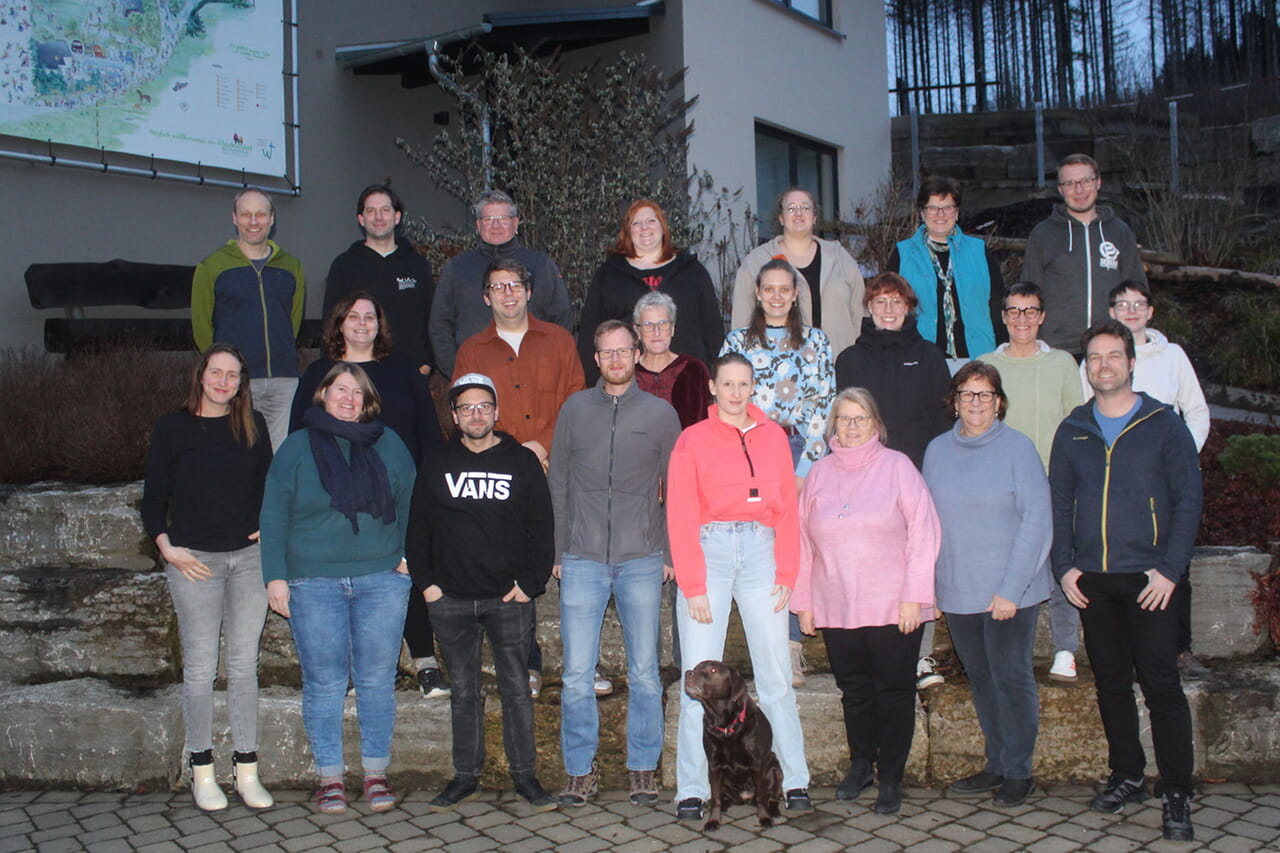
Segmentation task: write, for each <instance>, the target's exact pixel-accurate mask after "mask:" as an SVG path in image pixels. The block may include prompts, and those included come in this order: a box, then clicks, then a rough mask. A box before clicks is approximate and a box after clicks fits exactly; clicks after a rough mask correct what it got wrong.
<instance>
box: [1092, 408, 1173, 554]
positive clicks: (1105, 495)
mask: <svg viewBox="0 0 1280 853" xmlns="http://www.w3.org/2000/svg"><path fill="white" fill-rule="evenodd" d="M1162 411H1164V409H1156V410H1155V411H1153V412H1148V413H1147V414H1145V415H1143V416H1142V417H1141V418H1138V419H1137V420H1136V421H1130V422H1129V423H1128V424H1126V425H1125V428H1124V429H1122V430H1120V433H1119V435H1117V436H1116V440H1115V441H1113V442H1111V444H1110V445H1107V443H1106V440H1105V439H1104V440H1103V442H1102V444H1103V447H1105V448H1106V454H1107V455H1106V464H1105V465H1104V466H1103V472H1104V473H1103V475H1102V571H1104V572H1106V571H1108V570H1109V567H1108V566H1107V557H1108V548H1107V541H1108V540H1107V504H1108V502H1109V501H1110V497H1111V451H1112V449H1113V448H1114V447H1115V446H1116V444H1117V443H1119V441H1120V436H1122V435H1124V434H1125V433H1126V432H1128V431H1129V430H1131V429H1133V428H1134V427H1136V426H1137V425H1138V424H1140V423H1142V422H1143V421H1145V420H1147V419H1148V418H1150V417H1151V416H1152V415H1155V414H1158V413H1159V412H1162ZM1155 510H1156V499H1155V498H1152V499H1151V523H1152V525H1153V526H1154V524H1155V520H1156V513H1155Z"/></svg>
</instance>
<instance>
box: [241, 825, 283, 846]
mask: <svg viewBox="0 0 1280 853" xmlns="http://www.w3.org/2000/svg"><path fill="white" fill-rule="evenodd" d="M281 841H284V836H282V835H281V834H280V833H278V832H276V831H275V830H273V829H264V830H262V831H260V832H253V833H249V834H247V835H237V836H236V837H235V840H234V841H232V842H231V847H232V849H235V850H258V849H259V848H263V847H269V846H271V845H275V844H278V843H279V842H281Z"/></svg>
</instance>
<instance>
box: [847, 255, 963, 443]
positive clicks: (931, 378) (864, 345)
mask: <svg viewBox="0 0 1280 853" xmlns="http://www.w3.org/2000/svg"><path fill="white" fill-rule="evenodd" d="M864 299H865V301H866V306H867V310H868V312H869V314H870V315H871V316H869V317H867V318H866V319H865V320H863V321H862V335H861V336H860V337H859V338H858V342H857V343H856V344H854V345H853V346H851V347H849V348H848V349H846V350H845V351H844V352H842V353H840V356H839V357H838V358H837V359H836V387H837V388H850V387H858V388H866V389H867V390H868V391H870V392H871V394H872V395H873V396H874V397H875V398H876V399H877V400H879V401H880V406H881V412H882V413H883V416H884V422H885V425H886V426H887V427H888V437H887V438H885V437H882V441H884V442H885V444H886V445H887V446H888V447H889V448H890V449H891V450H897V451H900V452H902V453H905V454H907V456H908V457H910V459H911V461H912V462H913V463H914V464H915V466H916V468H919V467H920V466H921V464H923V462H924V449H925V448H926V447H928V445H929V442H930V441H932V440H933V437H934V436H936V435H938V434H939V433H942V432H945V431H946V430H947V428H948V427H950V425H951V422H950V420H949V418H948V417H947V410H946V409H945V408H944V407H943V403H942V398H943V397H944V396H945V395H946V393H947V383H948V382H949V381H950V379H951V376H950V373H949V371H948V370H947V364H946V362H945V361H944V360H943V357H942V352H941V351H940V350H939V349H938V348H937V347H935V346H933V345H932V344H930V343H929V342H928V341H926V340H924V339H923V338H921V337H920V332H919V331H918V330H917V327H916V315H915V312H916V308H917V306H918V305H919V300H918V299H917V298H916V293H915V291H914V290H912V288H911V285H909V284H907V282H906V279H904V278H903V277H902V276H900V275H898V274H897V273H892V272H883V273H880V275H878V276H876V277H875V278H873V279H871V281H870V282H869V283H868V284H867V293H866V296H865V297H864Z"/></svg>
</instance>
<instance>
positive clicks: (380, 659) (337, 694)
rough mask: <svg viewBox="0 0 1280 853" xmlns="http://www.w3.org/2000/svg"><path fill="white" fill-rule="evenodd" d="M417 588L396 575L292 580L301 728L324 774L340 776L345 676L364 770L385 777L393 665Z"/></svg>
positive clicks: (392, 711) (392, 704) (392, 719)
mask: <svg viewBox="0 0 1280 853" xmlns="http://www.w3.org/2000/svg"><path fill="white" fill-rule="evenodd" d="M412 584H413V582H412V581H411V580H410V579H409V576H408V575H407V574H403V573H401V572H397V571H396V570H395V569H387V570H386V571H383V572H373V573H372V574H368V575H356V576H354V577H346V578H328V577H319V578H295V579H293V580H290V581H289V612H290V613H291V614H292V616H291V617H290V619H289V628H290V629H291V630H292V631H293V642H294V645H295V646H297V649H298V663H299V664H300V665H301V666H302V723H303V725H304V726H305V727H306V730H307V740H308V741H309V742H310V744H311V754H312V756H313V757H314V758H315V763H316V773H317V774H318V775H320V776H340V775H341V774H342V770H343V762H342V715H343V706H344V703H345V701H346V695H347V679H348V678H350V680H351V683H352V684H354V685H355V688H356V714H357V716H359V718H360V762H361V764H362V765H363V767H364V769H365V771H369V772H382V771H385V770H386V769H387V766H388V765H389V764H390V763H391V730H392V727H394V725H395V722H396V664H397V663H398V662H399V660H400V638H401V635H402V634H403V632H404V613H405V607H406V605H407V604H408V601H409V587H410V586H412Z"/></svg>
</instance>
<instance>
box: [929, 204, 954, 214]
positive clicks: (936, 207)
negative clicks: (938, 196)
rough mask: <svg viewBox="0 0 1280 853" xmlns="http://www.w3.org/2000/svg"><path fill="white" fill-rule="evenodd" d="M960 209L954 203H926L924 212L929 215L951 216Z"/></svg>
mask: <svg viewBox="0 0 1280 853" xmlns="http://www.w3.org/2000/svg"><path fill="white" fill-rule="evenodd" d="M957 209H958V206H957V205H954V204H926V205H925V206H924V212H925V213H926V214H927V215H929V216H950V215H951V214H953V213H955V212H956V210H957Z"/></svg>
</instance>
